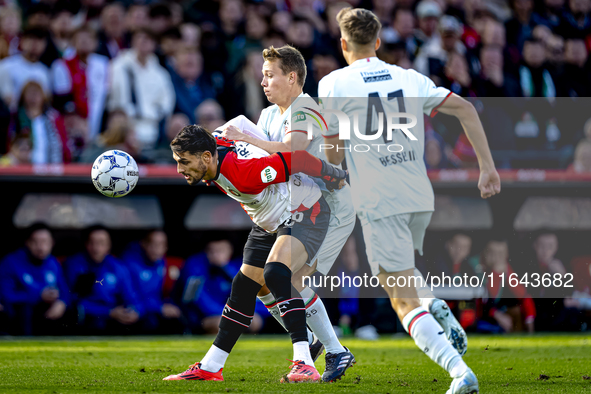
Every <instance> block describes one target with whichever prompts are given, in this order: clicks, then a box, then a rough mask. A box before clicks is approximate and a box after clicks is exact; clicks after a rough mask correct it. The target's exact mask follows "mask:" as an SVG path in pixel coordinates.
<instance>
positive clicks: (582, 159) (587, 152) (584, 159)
mask: <svg viewBox="0 0 591 394" xmlns="http://www.w3.org/2000/svg"><path fill="white" fill-rule="evenodd" d="M567 171H571V172H575V173H579V174H580V173H591V141H589V140H587V139H584V140H582V141H581V142H579V143H578V144H577V147H576V149H575V157H574V161H573V163H572V164H571V165H570V166H569V167H568V170H567Z"/></svg>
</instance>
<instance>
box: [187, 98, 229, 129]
mask: <svg viewBox="0 0 591 394" xmlns="http://www.w3.org/2000/svg"><path fill="white" fill-rule="evenodd" d="M195 118H196V121H197V123H198V124H200V125H202V126H204V127H205V128H206V129H207V130H209V131H215V130H216V129H217V128H218V127H220V126H221V125H223V124H224V123H226V120H225V119H224V110H223V109H222V106H221V105H220V104H219V103H218V102H217V101H215V100H214V99H209V100H205V101H204V102H202V103H201V104H200V105H199V107H197V108H196V109H195Z"/></svg>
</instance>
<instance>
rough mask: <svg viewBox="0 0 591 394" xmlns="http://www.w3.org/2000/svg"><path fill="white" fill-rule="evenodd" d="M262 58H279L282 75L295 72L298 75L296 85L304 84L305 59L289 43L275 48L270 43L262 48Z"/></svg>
mask: <svg viewBox="0 0 591 394" xmlns="http://www.w3.org/2000/svg"><path fill="white" fill-rule="evenodd" d="M263 59H265V60H266V61H269V62H273V61H276V60H279V68H280V69H281V72H283V74H284V75H286V74H289V73H290V72H292V71H293V72H295V73H296V75H297V76H298V85H300V86H304V82H305V81H306V73H307V71H306V61H305V60H304V57H303V56H302V54H301V53H300V51H298V50H297V49H295V48H294V47H292V46H291V45H284V46H282V47H281V48H275V47H274V46H273V45H271V46H270V47H269V48H266V49H263Z"/></svg>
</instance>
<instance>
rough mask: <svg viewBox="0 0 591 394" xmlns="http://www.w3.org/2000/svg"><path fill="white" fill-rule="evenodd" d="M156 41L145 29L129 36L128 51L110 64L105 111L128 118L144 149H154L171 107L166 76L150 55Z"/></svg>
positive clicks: (172, 97) (171, 89)
mask: <svg viewBox="0 0 591 394" xmlns="http://www.w3.org/2000/svg"><path fill="white" fill-rule="evenodd" d="M155 45H156V42H155V40H154V37H153V35H152V33H151V32H149V31H148V30H137V31H136V32H135V33H134V34H133V39H132V49H131V50H128V51H125V52H123V53H121V55H119V56H118V57H117V58H116V59H115V60H113V63H112V73H113V74H112V84H111V91H110V99H109V103H108V108H109V109H110V110H114V109H123V110H124V111H125V112H126V113H127V115H128V116H129V117H130V119H132V122H133V127H134V129H135V131H136V136H137V139H138V141H139V142H140V143H141V145H142V146H143V147H145V148H151V147H153V146H154V144H155V143H156V141H157V140H158V137H159V134H160V133H159V127H160V122H161V121H162V120H164V119H165V118H166V117H167V116H168V115H170V114H171V113H172V110H173V108H174V104H175V94H174V87H173V85H172V82H171V80H170V75H169V74H168V72H167V71H166V69H164V68H163V67H162V66H160V64H158V58H157V57H156V55H155V54H154V50H155Z"/></svg>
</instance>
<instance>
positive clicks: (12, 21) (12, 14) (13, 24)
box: [0, 6, 21, 60]
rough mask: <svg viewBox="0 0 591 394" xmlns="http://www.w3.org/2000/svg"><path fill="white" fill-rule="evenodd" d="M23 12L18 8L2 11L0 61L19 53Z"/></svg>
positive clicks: (0, 21) (3, 8)
mask: <svg viewBox="0 0 591 394" xmlns="http://www.w3.org/2000/svg"><path fill="white" fill-rule="evenodd" d="M20 31H21V12H20V10H19V9H18V8H16V7H9V6H5V7H2V8H1V9H0V60H2V59H4V58H5V57H8V56H12V55H16V54H17V53H18V45H19V37H18V34H19V32H20Z"/></svg>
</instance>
